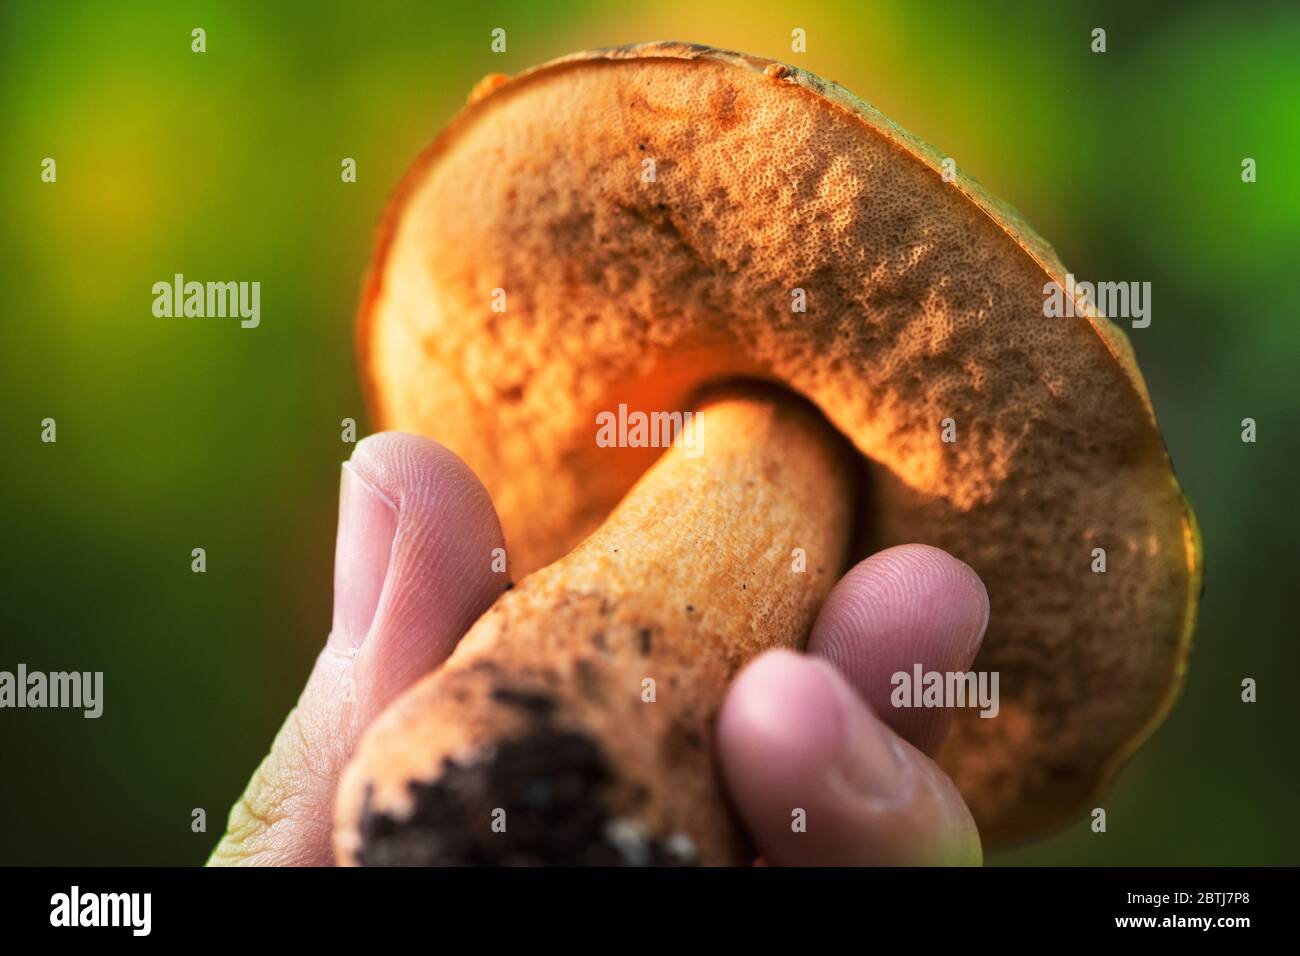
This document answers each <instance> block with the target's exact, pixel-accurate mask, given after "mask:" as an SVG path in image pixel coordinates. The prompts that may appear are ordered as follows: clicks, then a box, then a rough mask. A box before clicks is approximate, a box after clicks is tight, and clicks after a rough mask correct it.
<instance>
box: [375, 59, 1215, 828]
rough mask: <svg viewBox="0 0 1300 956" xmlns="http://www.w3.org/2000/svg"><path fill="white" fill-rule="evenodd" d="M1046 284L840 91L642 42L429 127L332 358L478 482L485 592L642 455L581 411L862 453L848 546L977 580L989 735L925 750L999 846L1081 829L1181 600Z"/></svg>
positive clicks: (1188, 581)
mask: <svg viewBox="0 0 1300 956" xmlns="http://www.w3.org/2000/svg"><path fill="white" fill-rule="evenodd" d="M1064 273H1065V270H1064V268H1063V267H1062V266H1061V264H1060V263H1059V262H1058V261H1057V259H1056V257H1055V255H1054V254H1053V253H1052V252H1051V250H1050V248H1049V247H1048V246H1047V245H1046V244H1045V243H1044V242H1043V241H1042V240H1041V239H1039V238H1037V237H1036V236H1035V235H1034V234H1033V233H1032V232H1030V231H1029V230H1028V228H1027V227H1026V226H1025V225H1024V224H1023V223H1021V222H1020V221H1019V220H1018V219H1017V218H1016V217H1015V216H1014V214H1013V213H1011V212H1010V211H1009V210H1008V209H1007V208H1006V207H1004V206H1001V205H1000V204H998V203H997V202H996V201H995V200H992V199H991V198H989V197H987V196H986V195H984V194H983V193H982V192H981V191H980V190H979V187H978V186H976V185H975V184H973V183H972V182H970V181H968V180H967V179H966V178H964V177H959V179H958V181H957V182H956V183H947V182H944V181H943V179H942V177H941V175H940V156H939V155H938V154H937V153H935V152H934V151H933V150H930V149H929V148H928V147H925V146H924V145H923V144H921V143H919V142H918V141H916V140H915V139H913V138H912V137H910V136H909V135H908V134H906V133H904V132H903V131H902V130H900V129H898V128H897V127H896V126H894V125H893V124H892V123H890V122H889V121H888V120H887V119H885V118H884V117H883V116H881V115H880V114H879V113H878V112H876V111H875V110H874V109H873V108H871V107H870V106H868V105H867V104H865V103H863V102H861V101H860V100H857V99H856V98H854V97H853V96H851V95H850V94H848V93H847V92H845V91H844V90H842V89H840V88H839V87H836V86H834V85H833V84H828V83H826V82H824V81H822V80H819V79H817V78H816V77H813V76H811V75H810V74H807V73H805V72H803V71H799V70H795V69H793V68H790V67H785V66H781V65H777V64H773V63H770V62H769V61H766V60H760V59H757V58H754V57H748V56H743V55H739V54H729V53H721V52H718V51H713V50H709V49H706V48H702V47H695V46H687V45H682V44H648V45H643V46H640V47H633V48H623V49H618V50H608V51H596V52H593V53H589V54H582V55H579V56H577V57H571V58H567V59H565V60H562V61H557V62H556V63H554V64H549V65H547V66H544V67H540V68H538V69H536V70H533V71H530V72H528V73H526V74H523V75H522V76H520V77H517V78H515V79H514V80H512V81H510V82H508V83H504V84H499V85H494V87H493V88H492V89H491V90H490V92H489V93H488V94H486V95H484V96H483V97H482V98H481V99H479V100H478V101H477V102H476V103H474V104H473V105H471V106H470V107H469V108H468V109H467V110H466V111H465V112H464V113H462V114H461V116H460V117H459V118H457V120H456V121H455V122H454V123H453V124H452V125H451V126H450V127H449V128H448V130H447V131H446V132H445V133H444V134H443V135H442V136H441V138H440V139H439V140H438V141H437V142H436V143H435V144H434V145H433V146H432V147H431V148H430V149H429V150H428V151H427V152H426V153H425V154H424V156H422V157H421V159H420V160H419V161H418V162H417V163H416V165H415V167H414V168H413V169H412V171H411V172H410V173H409V174H408V177H407V179H406V181H405V182H404V184H403V186H402V187H401V189H400V190H399V193H398V195H397V196H396V198H395V200H394V203H393V206H392V208H391V209H390V212H389V216H388V219H387V221H386V223H385V225H384V227H383V228H382V229H381V235H380V244H379V251H378V255H377V259H376V264H375V267H374V270H373V272H372V275H371V277H370V281H369V285H368V288H367V291H366V296H365V300H364V302H363V306H362V314H361V323H360V330H359V334H360V344H361V351H362V361H363V366H364V369H365V374H366V376H367V379H368V383H369V384H368V387H369V390H370V396H371V401H372V407H373V409H374V411H375V413H376V416H377V418H378V421H379V423H380V424H382V425H383V426H384V427H388V428H397V429H403V430H409V431H414V432H419V433H423V434H426V435H429V436H432V437H433V438H435V439H437V440H439V441H441V442H443V443H445V444H446V445H448V446H449V447H450V448H452V449H453V450H454V451H456V452H457V453H458V454H459V455H461V456H462V457H463V458H464V459H465V460H466V461H467V462H468V463H469V464H470V465H471V466H472V467H473V468H474V469H475V471H476V472H477V473H478V474H479V475H480V476H481V477H482V478H483V480H484V482H485V483H486V485H487V487H488V489H489V491H490V492H491V494H492V496H493V499H494V501H495V502H496V505H497V508H498V511H499V513H500V515H501V519H502V523H503V526H504V528H505V532H506V540H507V542H508V544H509V548H510V556H511V562H512V571H513V572H514V573H515V575H516V576H518V575H520V574H523V573H527V572H529V571H532V570H534V569H536V568H537V567H539V566H541V565H543V564H545V563H547V562H549V561H551V560H553V559H555V558H556V557H558V556H560V555H562V554H563V553H565V552H566V551H567V550H568V549H570V548H571V547H572V546H573V545H574V544H576V543H577V542H578V541H580V540H581V539H583V538H584V537H585V536H586V535H587V534H589V533H590V532H591V531H592V530H594V528H595V527H596V526H597V525H598V524H599V522H600V521H601V520H602V519H603V517H604V516H605V515H606V514H607V513H608V512H609V511H610V509H611V508H612V507H613V506H614V505H615V504H616V503H617V502H618V501H619V499H620V498H621V497H622V495H623V494H624V492H625V491H626V490H627V489H628V488H629V487H630V486H631V484H632V483H633V482H634V481H635V480H636V478H637V476H638V475H639V474H641V472H643V471H644V470H645V468H646V467H647V466H648V464H649V463H650V462H651V461H652V460H653V459H654V457H655V456H656V455H657V454H658V453H659V451H660V449H656V448H645V449H630V448H629V449H609V448H602V447H598V445H597V443H596V441H595V434H596V430H597V426H596V416H597V414H598V413H600V412H605V411H610V410H614V409H617V407H618V406H619V404H620V403H626V404H627V405H628V406H629V408H630V409H631V410H637V409H641V410H647V411H652V410H665V409H687V408H689V407H691V400H692V396H693V394H694V393H695V392H696V391H697V389H698V388H699V387H700V386H702V385H704V384H706V383H709V382H712V381H715V380H719V379H725V378H729V377H735V376H750V377H758V378H764V379H770V380H773V381H776V382H779V383H782V384H783V385H785V386H786V387H787V388H789V389H791V390H793V391H796V392H798V393H801V394H803V395H805V396H807V397H808V398H809V399H810V400H811V401H812V402H814V403H815V404H816V405H817V406H818V407H819V408H820V409H821V410H822V412H823V413H824V414H825V415H826V417H827V418H828V419H829V420H830V422H831V423H832V424H833V425H835V426H836V427H837V428H838V429H839V430H840V431H841V432H842V433H843V434H844V435H845V436H847V437H848V438H849V439H850V440H851V441H852V443H853V444H854V445H855V446H856V447H857V449H858V450H859V451H860V452H861V453H862V455H863V456H864V457H865V458H866V459H867V460H868V461H869V462H870V463H871V468H870V481H869V482H867V484H865V485H864V486H863V487H862V488H861V490H860V500H859V502H858V505H859V508H860V510H861V512H862V514H863V516H864V519H865V526H866V528H867V531H868V542H867V543H868V545H869V549H872V550H874V549H876V548H880V547H885V546H888V545H892V544H897V543H903V542H911V541H918V542H925V543H929V544H933V545H936V546H938V547H941V548H944V549H946V550H948V551H949V552H951V553H952V554H954V555H955V556H957V557H959V558H961V559H962V560H964V561H966V562H967V563H969V564H970V565H971V566H972V567H973V568H974V569H975V570H976V571H977V572H978V573H979V574H980V576H981V577H982V578H983V580H984V582H985V584H986V586H987V589H988V593H989V598H990V604H991V614H990V623H989V628H988V634H987V636H986V638H985V641H984V645H983V649H982V651H981V653H980V655H979V658H978V660H977V663H976V665H975V666H976V668H977V669H979V670H991V671H997V672H998V673H999V675H1000V696H1001V700H1000V712H999V713H998V715H997V716H996V717H995V718H992V719H988V718H981V717H980V716H979V713H978V711H976V710H975V709H969V710H965V711H962V712H960V713H959V715H958V718H957V720H956V723H955V725H954V729H953V732H952V734H951V736H950V737H949V739H948V740H947V742H946V744H945V747H944V749H943V751H942V754H941V757H940V760H941V763H942V764H943V765H944V766H945V767H946V768H947V769H948V770H949V771H950V772H951V773H952V774H953V776H954V778H955V779H956V781H957V783H958V785H959V787H960V788H961V791H962V793H963V794H964V795H965V797H966V799H967V800H968V802H969V803H970V806H971V809H972V811H973V813H974V815H975V817H976V819H977V821H978V823H979V825H980V828H981V831H982V832H983V834H984V836H985V838H986V839H987V840H990V841H993V842H1001V841H1005V840H1008V839H1016V838H1021V837H1024V836H1027V835H1031V834H1033V833H1036V832H1039V831H1041V830H1043V829H1044V828H1050V827H1053V826H1058V825H1061V824H1062V823H1063V822H1065V821H1067V820H1068V819H1070V818H1071V817H1072V816H1073V815H1075V814H1077V813H1078V812H1079V811H1080V810H1081V809H1084V808H1086V807H1087V806H1089V805H1090V804H1089V801H1090V800H1091V799H1093V798H1094V796H1095V795H1096V792H1097V790H1098V788H1099V787H1100V786H1101V785H1102V784H1104V782H1105V781H1106V779H1107V778H1108V777H1109V776H1110V774H1111V773H1112V772H1113V771H1114V769H1115V767H1116V766H1117V765H1118V764H1119V763H1120V762H1121V761H1122V760H1123V759H1125V758H1126V757H1127V756H1128V755H1129V754H1130V753H1131V751H1132V749H1133V748H1134V747H1136V746H1137V744H1138V743H1140V741H1141V739H1142V738H1144V737H1145V735H1146V734H1147V733H1149V732H1150V730H1151V729H1152V728H1153V727H1154V725H1155V724H1156V723H1158V721H1159V720H1160V719H1161V717H1162V716H1163V714H1164V712H1165V710H1166V709H1167V707H1168V706H1169V705H1170V703H1171V701H1172V697H1173V695H1174V694H1175V692H1176V689H1177V685H1178V681H1179V677H1180V674H1181V671H1182V668H1183V663H1184V660H1185V656H1186V652H1187V647H1188V643H1189V639H1190V631H1191V626H1192V619H1193V617H1194V612H1195V602H1196V598H1197V592H1198V590H1199V575H1200V570H1199V543H1198V538H1197V535H1196V531H1195V526H1194V522H1193V518H1192V516H1191V513H1190V510H1189V509H1188V508H1187V506H1186V503H1185V500H1184V498H1183V496H1182V494H1181V491H1180V489H1179V486H1178V483H1177V481H1176V479H1175V478H1174V476H1173V473H1172V470H1171V468H1170V464H1169V461H1168V457H1167V455H1166V452H1165V449H1164V446H1163V443H1162V441H1161V438H1160V434H1159V432H1158V430H1157V427H1156V423H1155V418H1154V415H1153V412H1152V409H1151V406H1150V402H1149V399H1148V397H1147V394H1146V391H1145V388H1144V386H1143V384H1142V380H1141V377H1140V375H1139V373H1138V371H1137V367H1136V364H1135V362H1134V360H1133V357H1132V353H1131V350H1130V348H1129V346H1128V343H1127V341H1126V340H1125V338H1124V335H1123V333H1121V332H1120V331H1119V330H1118V329H1116V328H1115V327H1114V326H1112V325H1111V324H1110V323H1109V322H1107V321H1106V320H1104V319H1101V318H1099V317H1096V316H1080V317H1075V318H1048V317H1045V316H1044V308H1043V303H1044V286H1045V285H1046V284H1047V283H1049V282H1052V281H1056V282H1058V283H1061V284H1062V285H1064ZM798 289H802V290H803V292H804V295H805V297H806V311H803V312H800V311H795V310H794V309H793V308H792V304H793V303H794V302H795V290H798ZM497 290H501V291H500V292H498V291H497ZM502 293H504V307H505V308H504V311H497V310H496V309H494V305H496V306H497V308H498V309H499V308H500V307H501V305H502V304H503V299H502ZM945 419H952V421H953V423H954V425H955V429H956V441H954V442H951V443H948V442H944V441H943V440H942V433H943V423H944V421H945ZM687 493H688V492H687ZM1094 548H1103V549H1105V552H1106V571H1105V573H1095V572H1094V571H1093V570H1092V564H1093V549H1094Z"/></svg>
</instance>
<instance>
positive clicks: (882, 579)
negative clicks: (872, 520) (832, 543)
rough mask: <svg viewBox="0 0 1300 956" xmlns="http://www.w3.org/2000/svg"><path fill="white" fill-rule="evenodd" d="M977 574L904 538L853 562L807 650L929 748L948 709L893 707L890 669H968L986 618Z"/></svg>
mask: <svg viewBox="0 0 1300 956" xmlns="http://www.w3.org/2000/svg"><path fill="white" fill-rule="evenodd" d="M988 619H989V599H988V595H987V593H986V592H985V590H984V584H983V582H981V581H980V579H979V575H977V574H976V573H975V572H974V571H972V570H971V569H970V567H969V566H967V565H966V564H964V563H962V562H961V561H958V560H957V559H956V558H954V557H952V555H950V554H948V553H947V552H945V551H940V550H939V549H938V548H931V547H928V546H926V545H921V544H908V545H901V546H899V547H896V548H889V549H887V550H885V551H881V552H880V553H878V554H875V555H873V556H871V557H869V558H867V559H866V560H865V561H862V562H860V563H859V564H858V565H856V566H855V567H854V568H853V569H852V570H851V571H849V573H848V574H846V575H845V576H844V577H843V578H842V579H841V580H840V582H839V583H838V584H837V585H836V586H835V588H834V590H832V591H831V593H830V595H829V596H828V597H827V599H826V603H825V604H824V605H823V606H822V610H821V613H820V614H819V615H818V617H817V621H816V623H815V624H814V626H813V631H812V636H811V637H810V638H809V641H808V653H809V654H812V655H814V656H818V657H823V658H825V659H826V660H828V661H830V662H831V663H832V664H834V665H835V666H836V667H837V668H838V669H839V670H840V672H841V673H842V674H844V676H845V678H847V680H848V683H849V685H850V686H852V687H853V688H855V689H856V690H857V692H858V693H859V694H860V695H862V697H863V698H864V699H865V700H866V701H867V704H868V705H869V706H870V708H871V710H872V711H873V712H874V713H876V714H877V715H879V717H880V719H882V720H884V721H885V722H886V723H887V724H888V725H889V726H890V727H892V728H893V729H894V730H895V731H897V732H898V733H899V734H901V735H902V736H903V738H904V739H906V740H907V741H908V742H909V743H911V744H912V745H914V746H916V747H918V748H919V749H921V750H923V751H924V752H926V753H928V754H934V753H935V752H936V751H937V749H938V747H939V744H940V743H942V741H943V738H944V735H945V734H946V733H947V732H948V725H949V724H950V723H951V721H952V715H953V711H952V709H951V708H944V707H934V708H931V707H910V706H909V707H896V706H894V700H892V699H891V696H892V695H893V692H894V690H895V687H896V684H895V681H894V675H895V674H900V673H901V674H905V675H907V677H908V679H909V680H913V679H914V676H915V671H916V668H918V667H919V668H920V670H921V672H922V673H929V672H939V673H952V672H964V671H967V670H969V669H970V666H971V664H972V663H973V661H974V660H975V653H976V651H978V650H979V646H980V641H981V640H982V639H983V637H984V629H985V627H987V625H988Z"/></svg>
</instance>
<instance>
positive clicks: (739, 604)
mask: <svg viewBox="0 0 1300 956" xmlns="http://www.w3.org/2000/svg"><path fill="white" fill-rule="evenodd" d="M700 415H702V419H696V422H695V425H696V427H697V429H698V430H697V431H696V433H695V434H694V435H692V436H690V437H691V438H692V439H693V442H692V445H691V447H687V444H686V443H683V442H682V441H678V442H677V444H676V445H675V446H674V447H673V448H671V449H670V450H668V451H667V452H665V453H664V455H663V457H662V458H661V459H660V460H659V461H658V463H657V464H655V465H654V467H652V468H651V469H650V471H649V472H647V473H646V474H645V476H644V477H643V478H642V479H641V481H640V482H638V483H637V485H636V486H635V487H634V488H633V489H632V491H631V492H630V493H629V495H628V496H627V498H626V499H625V500H624V501H623V502H622V504H620V505H619V507H618V508H617V509H616V510H615V511H614V512H613V514H612V515H611V516H610V517H609V519H608V520H607V521H606V523H605V524H604V525H603V526H602V527H601V528H600V529H599V530H598V531H597V532H596V533H595V534H594V535H592V536H591V537H590V538H589V539H587V541H586V542H584V543H583V544H582V545H580V546H579V547H578V548H577V549H576V550H574V551H573V552H572V553H571V554H569V555H568V556H567V557H565V558H563V559H561V560H560V561H557V562H556V563H554V564H552V565H550V566H548V567H546V568H544V569H543V570H541V571H539V572H537V573H535V574H533V575H531V576H529V577H527V578H526V579H524V580H523V582H521V584H520V585H519V586H518V587H517V588H515V589H514V590H513V591H512V592H510V593H508V594H506V595H505V596H503V597H502V598H501V599H500V600H499V601H498V602H497V603H496V605H495V606H494V607H493V608H492V609H491V610H490V611H489V612H488V613H487V614H486V615H485V616H484V617H483V618H481V619H480V620H479V622H478V623H477V624H476V625H475V626H474V627H473V628H472V629H471V630H470V632H469V634H468V635H467V636H466V637H465V639H464V640H463V641H462V642H461V644H460V645H459V647H458V648H457V649H456V652H455V653H454V654H453V655H452V657H451V658H450V659H449V660H448V661H447V663H446V664H445V665H444V666H443V667H442V668H441V669H440V670H438V671H435V672H434V673H432V674H430V675H428V676H427V677H426V678H425V679H424V680H422V681H421V682H420V683H419V684H417V685H416V686H415V687H414V688H412V689H411V690H410V691H408V692H407V693H406V694H405V695H403V697H402V698H401V699H400V700H399V701H398V702H397V703H395V704H394V705H393V706H392V707H391V708H390V709H389V710H388V711H386V712H385V714H384V715H383V716H382V717H381V718H380V720H379V721H378V722H377V723H376V724H375V726H374V727H372V728H371V730H370V731H369V732H368V733H367V735H366V737H365V739H364V740H363V742H362V744H361V747H360V750H359V753H358V756H357V758H356V759H355V760H354V761H353V763H352V764H351V766H350V768H349V770H348V772H347V774H346V776H345V778H344V781H343V785H342V788H341V790H340V801H339V806H338V828H337V831H336V832H337V834H338V846H337V850H338V856H339V859H340V861H342V862H351V863H362V864H435V865H436V864H512V863H535V864H536V863H556V864H611V863H613V864H617V863H627V864H643V863H705V864H721V863H735V862H740V861H742V860H743V859H744V858H745V855H746V847H745V844H744V842H743V840H742V839H741V837H740V836H739V834H738V833H737V831H736V829H735V827H734V824H733V823H732V821H731V820H730V818H729V814H728V811H727V808H726V803H725V801H724V799H723V796H722V793H721V791H720V787H719V781H718V778H717V775H716V773H715V770H714V765H713V761H712V751H713V741H712V737H713V733H712V724H713V720H714V716H715V714H716V712H717V710H718V707H719V706H720V704H721V702H722V697H723V694H724V692H725V690H726V686H727V684H728V682H729V681H730V679H731V677H732V676H733V675H734V674H735V672H736V671H737V670H738V669H739V668H740V666H741V665H742V664H743V663H744V662H745V661H747V660H748V659H749V658H751V657H752V656H754V655H755V654H757V653H759V652H760V651H762V650H764V649H766V648H769V647H800V646H802V645H803V643H804V642H805V640H806V638H807V635H808V632H809V631H810V629H811V626H812V621H813V617H814V615H815V614H816V612H817V609H818V608H819V607H820V605H821V602H822V600H823V599H824V598H825V597H826V594H827V593H828V591H829V590H830V588H831V586H832V585H833V584H834V582H835V580H836V579H837V578H838V576H839V575H840V573H842V571H843V569H844V565H845V562H846V560H847V555H848V545H849V541H848V538H849V534H850V529H851V527H852V513H851V504H850V503H851V501H852V495H851V483H852V481H853V480H854V468H853V466H852V464H851V460H850V458H849V456H847V455H846V454H845V453H844V449H843V448H842V446H841V444H840V442H841V440H840V439H839V438H838V436H836V435H835V433H834V432H833V430H832V429H831V428H830V427H829V426H828V425H827V424H826V423H825V422H824V421H823V420H821V418H820V416H819V415H818V414H817V413H816V412H815V411H814V410H812V409H810V408H808V407H806V406H804V405H803V404H802V403H800V402H798V401H796V400H794V399H792V398H788V397H785V396H782V395H780V394H779V393H777V392H775V391H774V390H773V391H770V392H769V391H761V392H760V391H757V390H750V391H747V392H744V393H739V394H729V395H728V396H727V397H725V398H722V397H720V398H717V399H715V400H713V401H710V402H709V403H708V404H707V405H705V406H704V408H703V409H702V412H701V413H700ZM701 420H702V422H703V427H702V428H699V422H700V421H701ZM688 435H689V432H688ZM701 438H702V441H701V440H700V439H701ZM697 452H698V454H697ZM772 706H773V707H774V708H779V707H780V706H781V702H780V701H779V700H774V701H772Z"/></svg>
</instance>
